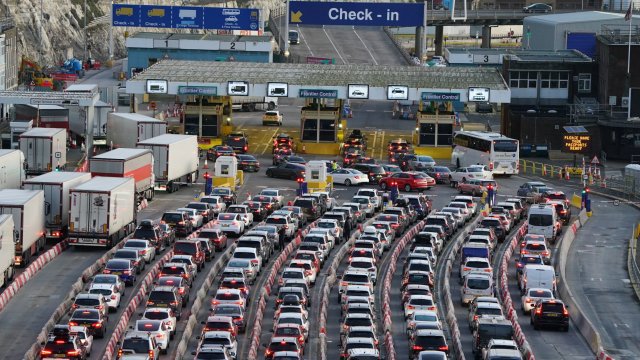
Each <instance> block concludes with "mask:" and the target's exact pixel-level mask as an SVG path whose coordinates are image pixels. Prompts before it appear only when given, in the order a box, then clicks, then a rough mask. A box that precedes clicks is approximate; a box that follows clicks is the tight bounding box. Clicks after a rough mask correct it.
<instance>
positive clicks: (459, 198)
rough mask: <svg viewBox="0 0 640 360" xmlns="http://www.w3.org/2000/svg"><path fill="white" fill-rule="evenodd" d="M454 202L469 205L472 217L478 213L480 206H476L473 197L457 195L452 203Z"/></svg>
mask: <svg viewBox="0 0 640 360" xmlns="http://www.w3.org/2000/svg"><path fill="white" fill-rule="evenodd" d="M451 202H452V203H453V202H463V203H466V204H467V207H468V208H469V209H470V210H471V214H472V216H473V215H475V214H476V213H477V211H478V204H476V202H475V201H474V200H473V196H469V195H456V196H455V197H454V198H453V200H452V201H451Z"/></svg>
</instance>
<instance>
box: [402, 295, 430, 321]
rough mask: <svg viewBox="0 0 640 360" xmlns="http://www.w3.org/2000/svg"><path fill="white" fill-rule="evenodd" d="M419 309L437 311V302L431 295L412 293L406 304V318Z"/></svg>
mask: <svg viewBox="0 0 640 360" xmlns="http://www.w3.org/2000/svg"><path fill="white" fill-rule="evenodd" d="M418 310H429V311H436V310H437V309H436V304H435V302H434V301H433V297H432V296H431V295H411V296H409V299H408V300H407V302H406V303H405V304H404V318H405V319H407V318H409V316H411V314H413V313H414V312H416V311H418Z"/></svg>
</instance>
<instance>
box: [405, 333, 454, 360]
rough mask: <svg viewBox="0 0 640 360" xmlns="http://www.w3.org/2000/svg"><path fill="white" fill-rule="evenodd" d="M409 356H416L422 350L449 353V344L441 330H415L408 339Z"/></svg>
mask: <svg viewBox="0 0 640 360" xmlns="http://www.w3.org/2000/svg"><path fill="white" fill-rule="evenodd" d="M409 349H411V353H410V357H411V358H415V357H417V355H418V353H420V351H422V350H438V351H442V352H445V353H449V346H448V345H447V340H446V339H445V337H444V333H443V332H442V330H427V329H420V330H416V332H415V333H413V335H412V336H411V338H410V339H409Z"/></svg>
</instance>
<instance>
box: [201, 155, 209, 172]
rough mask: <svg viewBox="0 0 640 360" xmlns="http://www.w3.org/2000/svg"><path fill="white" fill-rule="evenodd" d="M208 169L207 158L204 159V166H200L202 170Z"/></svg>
mask: <svg viewBox="0 0 640 360" xmlns="http://www.w3.org/2000/svg"><path fill="white" fill-rule="evenodd" d="M208 168H209V164H208V163H207V158H206V157H205V158H204V166H202V169H208Z"/></svg>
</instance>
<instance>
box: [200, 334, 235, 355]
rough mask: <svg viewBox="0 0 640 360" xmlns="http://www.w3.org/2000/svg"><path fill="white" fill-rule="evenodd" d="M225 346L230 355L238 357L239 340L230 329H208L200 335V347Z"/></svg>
mask: <svg viewBox="0 0 640 360" xmlns="http://www.w3.org/2000/svg"><path fill="white" fill-rule="evenodd" d="M218 346H224V347H225V348H227V350H228V351H229V355H231V357H233V358H234V359H235V358H236V356H237V354H238V341H237V340H236V337H235V336H234V335H232V334H231V333H230V332H228V331H207V332H205V333H204V334H202V336H201V337H200V343H199V344H198V349H200V350H202V349H207V348H212V347H218Z"/></svg>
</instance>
